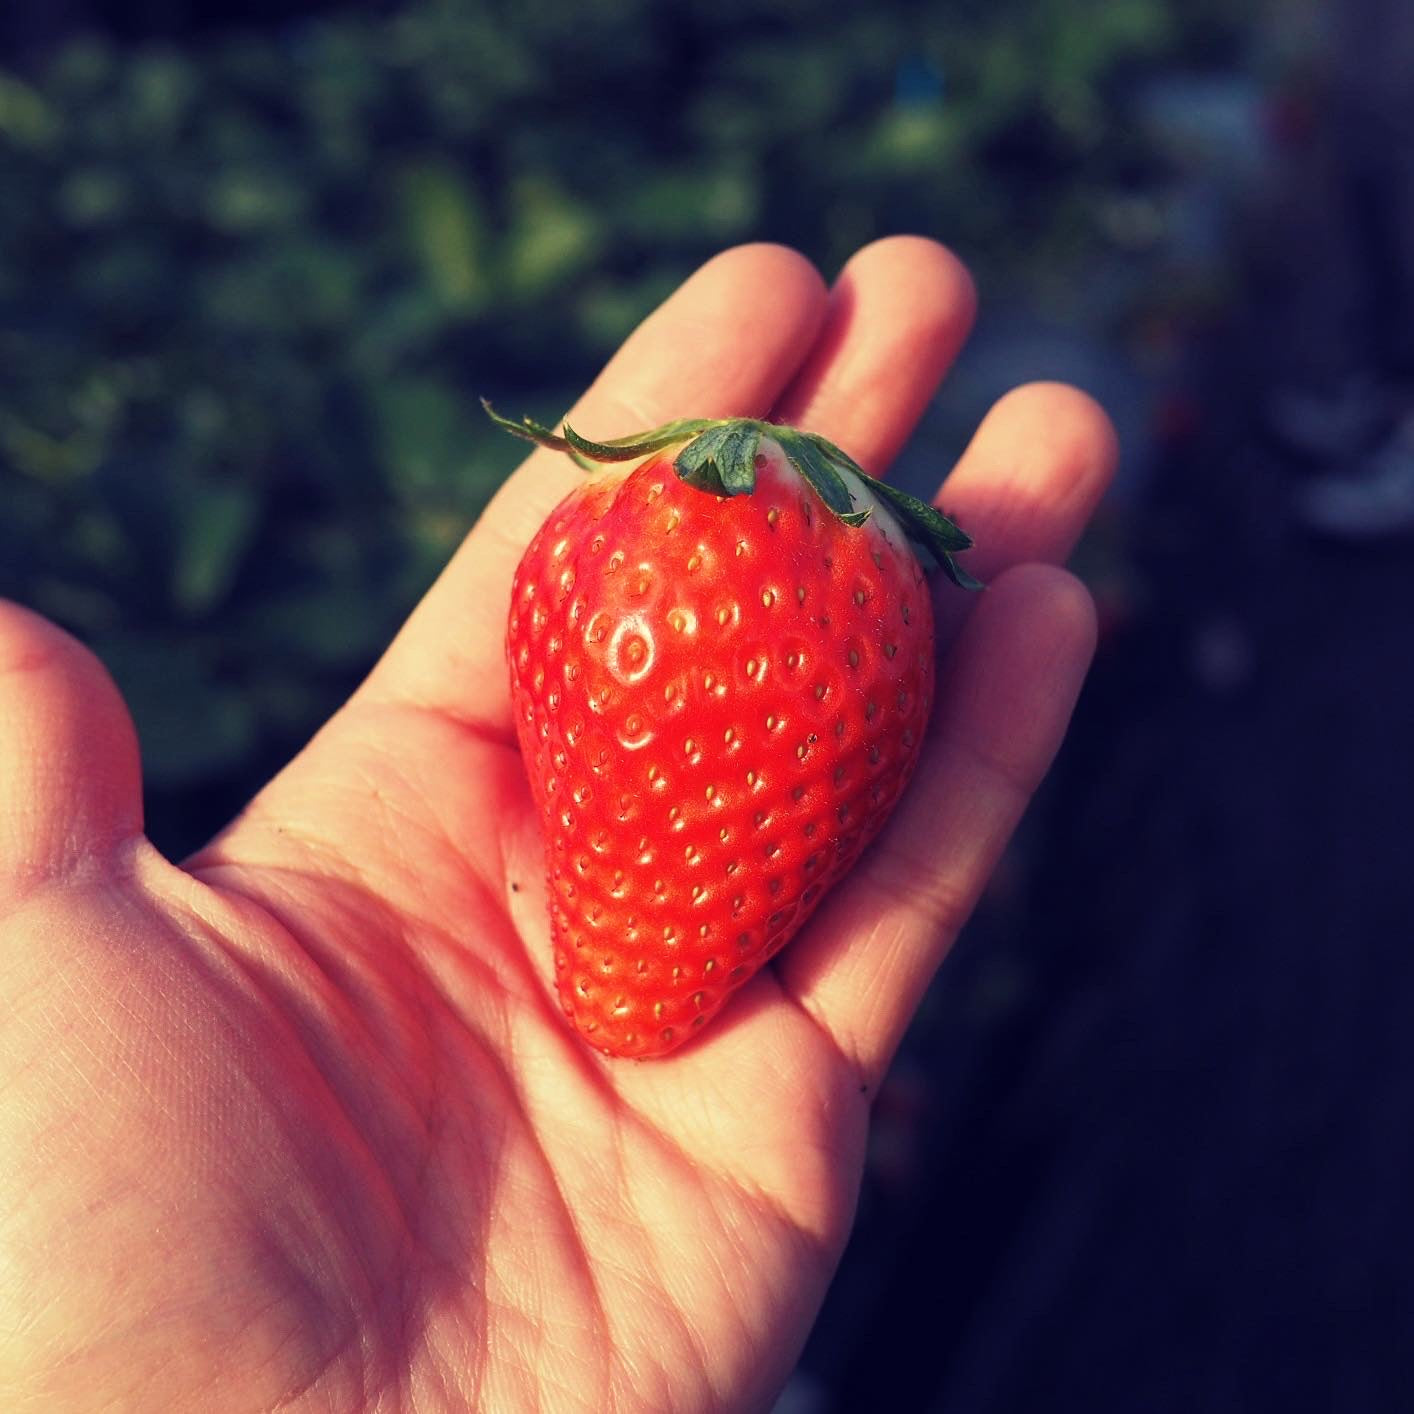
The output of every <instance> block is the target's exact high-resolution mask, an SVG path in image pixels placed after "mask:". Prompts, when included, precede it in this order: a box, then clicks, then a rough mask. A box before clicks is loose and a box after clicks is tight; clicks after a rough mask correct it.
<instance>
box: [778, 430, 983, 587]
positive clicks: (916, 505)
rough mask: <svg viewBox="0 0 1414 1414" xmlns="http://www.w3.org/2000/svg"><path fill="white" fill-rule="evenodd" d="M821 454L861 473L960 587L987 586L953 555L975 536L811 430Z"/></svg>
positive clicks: (810, 436) (909, 533) (843, 469)
mask: <svg viewBox="0 0 1414 1414" xmlns="http://www.w3.org/2000/svg"><path fill="white" fill-rule="evenodd" d="M806 438H807V440H808V441H811V442H813V443H814V444H815V445H816V447H817V448H818V450H819V451H820V453H821V455H822V456H824V457H825V459H826V460H827V461H829V462H830V463H831V464H832V465H833V466H834V467H835V468H836V469H837V470H839V471H841V472H845V473H848V474H850V475H853V476H857V477H858V478H859V479H860V481H861V482H863V484H864V485H865V486H866V487H868V489H869V490H870V491H871V492H872V493H873V494H874V495H875V496H877V497H878V498H879V499H880V500H881V501H882V502H883V503H884V504H885V505H886V506H888V508H889V509H890V510H891V511H892V512H893V513H894V515H895V516H896V517H897V518H898V520H899V522H900V524H901V525H902V527H903V532H904V534H905V535H907V536H908V538H909V539H910V540H911V541H913V543H914V544H915V545H916V546H918V547H919V548H920V549H921V550H923V551H924V552H925V553H926V554H927V556H928V557H929V558H930V559H932V560H934V561H935V562H936V563H937V565H938V567H939V568H940V569H941V570H942V572H943V573H944V574H945V575H947V577H948V578H949V579H950V580H951V581H952V582H953V583H954V584H955V585H957V586H958V588H959V589H974V590H975V589H983V588H985V587H986V586H985V585H983V583H982V581H981V580H980V579H977V578H975V577H974V576H972V575H970V574H968V572H967V571H966V570H965V569H963V568H962V566H961V565H959V564H958V562H957V561H956V560H955V559H954V558H953V556H954V555H957V554H959V553H960V552H961V551H963V550H970V549H971V548H972V537H971V536H970V535H969V534H968V533H967V532H966V531H965V530H963V529H962V527H961V526H959V525H957V524H956V523H955V522H953V521H951V520H949V519H948V518H947V516H945V515H944V514H943V513H942V512H941V511H940V510H938V508H937V507H936V506H930V505H929V504H928V503H927V502H926V501H921V500H919V499H918V497H917V496H911V495H909V493H908V492H907V491H902V490H900V489H899V488H898V487H897V486H891V485H889V483H888V482H887V481H879V480H877V479H876V478H874V477H872V476H870V475H869V473H868V472H867V471H865V470H864V468H863V467H862V466H860V465H859V463H858V462H857V461H855V460H854V458H853V457H851V456H850V455H849V454H848V453H847V452H846V451H844V450H843V449H842V448H840V447H837V446H835V444H834V443H833V442H827V441H826V440H825V439H824V438H823V437H820V436H817V435H816V434H814V433H807V434H806Z"/></svg>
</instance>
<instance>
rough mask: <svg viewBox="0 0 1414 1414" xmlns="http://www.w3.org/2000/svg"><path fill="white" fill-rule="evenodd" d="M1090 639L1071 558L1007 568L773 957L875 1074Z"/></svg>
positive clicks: (845, 1047) (798, 993)
mask: <svg viewBox="0 0 1414 1414" xmlns="http://www.w3.org/2000/svg"><path fill="white" fill-rule="evenodd" d="M1094 641H1095V619H1094V608H1093V605H1092V604H1091V601H1090V596H1089V594H1088V593H1087V592H1086V590H1085V589H1084V587H1083V586H1082V585H1081V584H1080V583H1079V581H1078V580H1076V579H1074V578H1073V577H1072V576H1071V575H1069V574H1068V573H1067V572H1066V571H1064V570H1061V569H1056V568H1053V567H1051V566H1044V565H1027V566H1022V567H1019V568H1016V569H1013V570H1011V571H1009V572H1007V573H1005V574H1003V575H1001V576H1000V577H998V579H997V580H996V582H995V584H994V585H993V586H992V588H991V589H990V590H989V591H988V593H987V594H986V595H984V596H982V597H981V599H980V601H979V602H978V605H977V608H976V611H975V613H974V614H973V616H972V617H971V619H970V620H969V621H968V623H967V625H966V627H965V628H964V630H963V633H962V636H961V637H960V639H959V640H958V642H957V644H956V647H955V648H954V650H953V652H952V654H951V655H950V657H949V660H948V663H947V665H946V670H945V673H944V674H943V676H942V679H941V684H940V695H939V698H938V702H937V706H936V708H935V710H934V716H933V725H932V727H931V729H930V740H929V743H928V747H927V750H926V751H925V753H924V756H923V760H922V762H921V763H920V765H919V768H918V774H917V775H916V777H915V778H914V780H913V782H912V784H911V785H910V786H909V789H908V792H907V793H906V795H905V796H904V799H903V802H902V803H901V805H900V806H899V808H898V811H897V812H896V814H895V815H894V817H893V819H892V820H891V821H890V822H889V824H888V825H887V826H886V827H885V830H884V832H883V834H882V835H880V837H879V839H878V840H877V841H876V842H875V843H874V845H873V846H872V847H871V848H870V850H869V851H867V852H866V854H865V855H864V856H863V858H862V859H861V860H860V863H859V865H858V866H857V867H856V868H855V870H854V871H853V872H852V873H851V874H849V875H848V876H847V877H846V879H845V880H844V881H843V882H842V883H841V884H840V885H839V887H838V888H837V889H836V891H835V892H834V893H832V894H831V896H830V898H829V899H828V900H827V902H826V903H825V905H824V906H823V907H822V908H821V910H820V912H819V913H818V914H817V915H816V918H815V920H814V921H813V922H812V924H811V926H810V928H809V930H807V932H806V933H805V934H803V935H802V936H801V937H799V938H797V939H796V941H795V942H794V943H793V944H792V945H791V947H789V948H787V949H786V951H785V952H784V953H783V954H782V956H781V958H780V959H779V961H778V963H777V971H778V975H779V977H780V980H781V983H782V986H783V987H784V989H785V990H786V992H787V993H788V994H789V995H791V996H793V997H794V998H795V999H796V1000H797V1001H798V1002H799V1004H800V1005H801V1006H802V1007H804V1008H805V1010H806V1011H808V1012H809V1013H810V1014H811V1015H812V1016H813V1017H814V1018H815V1020H816V1021H817V1022H818V1023H819V1024H820V1025H821V1026H822V1027H823V1028H824V1029H825V1030H826V1031H827V1032H828V1033H829V1035H830V1036H831V1037H832V1038H833V1040H834V1041H835V1043H836V1044H837V1045H838V1046H839V1048H840V1050H841V1051H842V1052H844V1054H845V1055H846V1056H848V1057H849V1058H850V1059H851V1060H852V1061H853V1062H854V1063H855V1064H856V1065H858V1066H859V1067H860V1069H861V1071H862V1073H863V1074H864V1076H865V1077H866V1078H867V1079H870V1080H871V1081H872V1080H873V1079H874V1078H877V1076H878V1075H879V1074H880V1073H881V1072H882V1071H883V1069H884V1068H885V1067H886V1066H887V1064H888V1061H889V1059H890V1057H891V1056H892V1055H893V1053H894V1050H895V1049H896V1047H897V1046H898V1043H899V1041H900V1039H901V1038H902V1036H903V1033H904V1030H905V1028H906V1027H907V1025H908V1022H909V1020H910V1018H911V1017H912V1016H913V1013H914V1011H915V1010H916V1009H917V1006H918V1003H919V1001H920V1000H921V998H922V995H923V991H924V989H925V988H926V987H927V985H928V983H929V981H930V980H931V979H932V976H933V973H934V971H935V970H936V969H937V966H938V964H939V963H940V962H941V961H942V959H943V956H944V955H945V953H946V952H947V950H948V948H949V947H950V946H951V944H952V942H953V939H954V938H955V937H956V936H957V933H958V930H959V929H960V928H961V927H962V924H963V923H964V921H965V920H966V919H967V917H968V915H969V914H970V913H971V911H972V909H973V907H974V906H975V904H976V902H977V899H978V897H979V895H980V894H981V891H982V888H983V886H984V885H985V883H986V881H987V879H988V877H989V876H990V875H991V872H992V870H993V868H994V867H995V865H996V863H997V860H998V859H999V857H1000V856H1001V852H1002V850H1003V848H1004V847H1005V845H1006V842H1007V840H1008V839H1009V838H1010V837H1011V834H1012V831H1013V830H1014V829H1015V827H1016V824H1017V821H1018V820H1019V819H1020V818H1021V814H1022V811H1023V810H1024V809H1025V807H1026V804H1027V802H1028V801H1029V799H1030V798H1031V795H1032V793H1033V792H1034V790H1035V789H1036V787H1037V785H1038V784H1039V783H1040V781H1041V778H1042V776H1043V775H1044V774H1045V772H1046V770H1047V768H1048V767H1049V765H1050V762H1051V760H1052V758H1053V756H1054V755H1055V752H1056V750H1057V748H1058V747H1059V745H1060V742H1061V738H1062V736H1063V734H1064V732H1065V728H1066V724H1067V723H1068V722H1069V720H1070V715H1071V712H1072V709H1073V708H1074V705H1075V700H1076V697H1077V696H1078V694H1079V691H1080V686H1081V683H1082V681H1083V679H1084V676H1085V672H1086V669H1087V668H1088V666H1089V663H1090V659H1091V656H1092V654H1093V652H1094Z"/></svg>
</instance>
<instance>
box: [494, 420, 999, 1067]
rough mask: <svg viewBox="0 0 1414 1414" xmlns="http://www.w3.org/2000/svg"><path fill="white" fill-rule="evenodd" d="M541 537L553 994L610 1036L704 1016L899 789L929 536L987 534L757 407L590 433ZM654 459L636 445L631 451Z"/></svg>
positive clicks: (534, 664) (537, 570) (953, 546)
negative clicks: (592, 467)
mask: <svg viewBox="0 0 1414 1414" xmlns="http://www.w3.org/2000/svg"><path fill="white" fill-rule="evenodd" d="M487 411H488V412H490V413H491V416H492V417H493V418H495V420H496V421H497V422H498V423H499V424H500V425H501V426H503V427H505V428H506V429H507V430H509V431H512V432H514V433H516V434H517V435H519V436H522V437H525V438H527V439H528V440H532V441H536V442H539V443H540V444H542V445H546V446H551V447H556V448H559V449H560V450H564V451H567V452H569V453H570V454H571V455H574V456H575V457H576V459H578V460H581V461H584V462H588V461H605V462H615V463H619V465H618V466H616V467H615V468H614V469H612V470H608V471H602V472H599V473H598V474H595V475H592V476H590V477H588V478H587V479H586V480H585V481H584V483H583V484H582V485H581V486H579V487H577V488H576V489H575V490H574V491H572V492H571V493H570V494H569V496H567V497H566V498H565V500H564V501H562V502H561V503H560V505H559V507H558V508H557V509H556V510H555V511H554V512H553V513H552V514H551V516H550V518H549V519H548V520H547V521H546V523H545V525H544V526H543V527H542V528H541V530H540V531H539V533H538V534H537V535H536V537H535V539H534V540H533V541H532V542H531V544H530V546H529V548H528V549H527V550H526V552H525V556H524V558H523V559H522V560H521V562H520V566H519V568H518V569H517V571H516V576H515V583H514V587H513V590H512V600H511V609H510V624H509V633H508V636H507V652H508V655H509V660H510V672H511V698H512V704H513V707H514V711H515V720H516V729H517V733H518V736H519V740H520V746H521V751H522V753H523V755H524V758H525V763H526V767H527V770H528V771H529V774H530V783H531V789H532V793H533V796H534V799H535V802H536V805H537V806H538V808H539V810H540V813H541V816H542V819H543V821H544V827H545V835H546V843H547V853H548V868H549V875H550V896H551V913H552V923H553V934H554V948H555V976H556V981H557V984H558V990H559V995H560V1001H561V1004H562V1005H563V1007H564V1010H565V1013H566V1015H568V1016H569V1018H570V1020H571V1021H572V1022H573V1023H574V1025H575V1027H576V1028H577V1029H578V1030H579V1031H580V1033H581V1034H582V1035H583V1036H584V1037H585V1038H586V1039H587V1040H588V1041H589V1042H590V1043H591V1044H593V1045H595V1046H597V1047H599V1048H600V1049H601V1050H603V1051H604V1052H605V1053H606V1054H609V1055H616V1056H654V1055H662V1054H664V1053H666V1052H668V1051H671V1050H672V1049H673V1048H674V1047H676V1046H678V1045H680V1044H681V1043H682V1042H683V1041H685V1040H687V1039H688V1038H689V1037H690V1036H692V1035H694V1034H695V1033H696V1032H698V1031H700V1030H701V1029H702V1028H703V1027H704V1026H705V1025H706V1023H707V1022H708V1021H709V1020H710V1019H711V1018H712V1017H713V1016H714V1015H715V1014H716V1013H717V1012H718V1011H719V1010H720V1009H721V1007H722V1004H723V1003H724V1002H725V1001H726V1000H727V998H728V997H729V996H730V995H731V994H732V992H734V991H735V990H736V989H737V988H738V987H740V986H741V985H742V984H743V983H744V982H745V981H746V980H747V979H748V978H749V977H750V976H751V975H752V974H753V973H754V972H756V970H757V969H758V968H760V967H761V966H762V964H763V963H765V962H766V961H767V960H768V959H769V958H770V957H771V956H772V955H773V954H775V953H776V952H777V951H778V950H779V949H780V948H781V947H783V946H784V945H785V943H786V941H787V940H788V939H789V938H790V937H791V935H792V934H793V933H794V932H795V931H796V930H797V929H798V928H799V927H800V926H801V924H802V923H804V922H805V920H806V919H807V918H808V917H809V916H810V914H811V912H812V911H813V910H814V908H815V906H816V905H817V904H818V903H819V901H820V899H821V897H822V896H823V895H824V893H825V891H826V890H827V889H828V888H829V887H830V885H831V884H833V883H834V882H835V880H837V879H838V878H839V877H840V876H841V875H842V874H843V873H844V872H845V871H846V870H847V869H848V868H849V867H850V865H851V864H853V863H854V861H855V859H856V858H857V857H858V856H859V853H860V851H861V850H862V849H863V848H864V846H865V845H866V844H867V843H868V842H869V840H870V839H872V838H873V836H874V835H875V834H876V833H877V832H878V830H879V828H880V827H881V826H882V825H883V823H884V821H885V819H886V818H887V817H888V815H889V812H890V811H891V810H892V809H893V808H894V805H895V804H896V803H897V801H898V798H899V795H900V793H901V792H902V791H903V788H904V786H905V784H906V783H907V781H908V778H909V775H910V773H911V772H912V770H913V768H914V765H915V763H916V762H917V759H918V752H919V748H920V746H921V744H922V740H923V731H924V726H925V724H926V722H927V719H928V712H929V708H930V706H931V704H932V696H933V615H932V607H931V604H930V600H929V595H928V587H927V584H926V582H925V580H924V576H923V571H922V569H921V567H920V565H919V562H918V560H917V559H916V558H915V555H914V552H913V551H912V550H911V549H910V548H909V544H908V539H909V537H912V538H913V539H914V540H915V541H917V542H919V543H920V544H921V546H922V547H923V549H925V550H926V551H927V552H929V553H930V554H931V555H932V557H933V558H934V559H935V560H936V561H937V562H938V563H939V564H940V565H941V566H942V567H943V568H944V569H945V570H946V572H947V573H948V574H949V575H950V577H951V578H952V579H953V580H954V581H955V582H956V583H958V584H961V585H966V586H969V587H972V586H974V585H975V581H973V580H971V579H970V577H969V576H968V575H966V573H965V572H964V571H963V570H961V569H960V568H959V567H958V566H957V564H956V562H955V561H954V560H953V558H952V557H953V554H954V553H955V552H956V551H959V550H964V549H966V548H967V547H968V545H970V544H971V541H970V540H969V539H968V538H967V536H966V535H964V534H963V533H962V532H961V531H959V530H958V529H957V527H956V526H954V525H952V524H951V523H950V522H949V521H947V520H946V519H944V518H943V517H942V516H941V515H939V514H938V512H937V511H935V510H934V509H933V508H932V507H930V506H925V505H924V504H923V503H922V502H920V501H917V500H915V499H914V498H913V497H910V496H907V495H905V494H904V493H902V492H900V491H898V490H896V489H894V488H892V487H888V486H885V485H883V484H881V483H880V482H877V481H874V480H873V479H872V478H870V477H868V476H867V475H865V473H864V472H863V471H862V470H860V468H859V467H858V466H856V465H855V464H854V463H853V462H852V461H851V460H850V459H849V458H848V457H847V456H846V455H845V454H844V453H843V452H841V451H840V450H839V449H838V448H836V447H834V446H832V445H831V444H830V443H828V442H826V441H825V440H824V439H823V438H818V437H814V436H812V435H809V434H805V433H801V432H798V431H796V430H794V429H793V428H789V427H782V426H774V425H769V424H765V423H760V422H753V421H746V420H732V421H724V422H709V421H694V422H686V423H677V424H673V425H671V426H669V427H666V428H660V429H658V430H657V431H656V432H651V433H647V434H644V435H643V436H641V437H637V438H623V439H621V440H619V441H616V442H610V443H591V442H587V441H585V440H584V439H583V438H581V437H579V436H577V435H576V434H575V433H574V432H573V431H572V430H571V429H570V428H568V427H566V428H565V431H564V436H563V437H557V436H555V435H554V434H553V433H552V432H550V431H549V430H548V429H546V428H544V427H540V426H537V425H536V424H534V423H530V422H529V421H527V422H525V423H514V422H509V421H507V420H506V419H503V418H500V417H498V416H497V415H496V414H495V413H494V412H491V409H490V407H489V405H488V408H487ZM635 462H636V463H637V465H633V463H635Z"/></svg>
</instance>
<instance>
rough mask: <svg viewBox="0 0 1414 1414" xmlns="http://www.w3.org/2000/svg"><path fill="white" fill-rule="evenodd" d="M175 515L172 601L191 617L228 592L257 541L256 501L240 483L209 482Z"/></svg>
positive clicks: (253, 490) (254, 493) (251, 492)
mask: <svg viewBox="0 0 1414 1414" xmlns="http://www.w3.org/2000/svg"><path fill="white" fill-rule="evenodd" d="M173 510H174V515H173V519H174V521H175V527H174V529H175V533H176V534H175V544H174V546H173V551H172V566H171V576H172V599H173V602H174V603H175V604H176V607H177V609H178V610H179V611H180V612H181V613H183V614H187V615H190V616H193V617H195V616H197V615H199V614H203V613H206V612H208V611H209V610H210V609H211V608H212V607H213V606H214V605H216V604H218V603H219V602H220V601H221V600H222V599H224V598H225V597H226V595H227V594H228V593H229V592H230V589H231V585H232V583H233V582H234V580H235V577H236V573H237V571H238V570H239V569H240V566H241V562H242V560H243V559H244V558H245V555H246V552H247V550H249V548H250V545H251V543H252V541H253V540H254V538H255V530H256V520H257V517H258V515H259V512H260V500H259V496H258V495H257V493H256V490H255V488H254V487H252V486H249V485H244V484H242V483H240V482H224V483H219V482H218V483H208V484H206V485H204V486H202V487H200V488H199V490H198V491H197V492H195V493H194V494H192V495H189V496H187V497H184V498H183V500H182V502H181V504H180V505H179V506H176V507H174V508H173Z"/></svg>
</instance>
